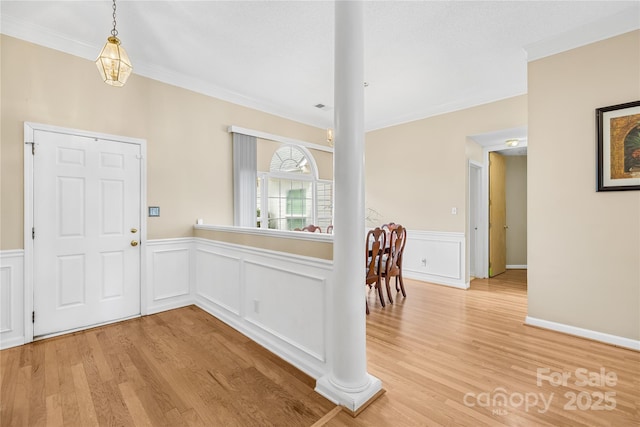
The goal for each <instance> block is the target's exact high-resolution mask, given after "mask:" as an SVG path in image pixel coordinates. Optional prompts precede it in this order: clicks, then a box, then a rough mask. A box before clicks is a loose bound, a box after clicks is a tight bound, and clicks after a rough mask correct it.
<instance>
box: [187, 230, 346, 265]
mask: <svg viewBox="0 0 640 427" xmlns="http://www.w3.org/2000/svg"><path fill="white" fill-rule="evenodd" d="M194 236H195V237H200V238H202V239H208V240H216V241H220V242H226V243H233V244H236V245H243V246H251V247H254V248H261V249H268V250H271V251H277V252H286V253H291V254H296V255H302V256H308V257H312V258H320V259H326V260H332V259H333V242H312V241H310V240H296V239H288V238H285V237H282V238H280V237H273V236H260V235H257V234H253V233H251V234H249V233H243V232H242V230H238V231H237V232H229V231H218V230H194Z"/></svg>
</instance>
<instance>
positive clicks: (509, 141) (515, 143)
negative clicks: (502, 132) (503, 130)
mask: <svg viewBox="0 0 640 427" xmlns="http://www.w3.org/2000/svg"><path fill="white" fill-rule="evenodd" d="M505 144H506V145H507V147H517V146H518V144H520V140H518V139H507V140H506V141H505Z"/></svg>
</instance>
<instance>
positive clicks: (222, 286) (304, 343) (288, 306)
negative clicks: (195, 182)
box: [194, 238, 333, 378]
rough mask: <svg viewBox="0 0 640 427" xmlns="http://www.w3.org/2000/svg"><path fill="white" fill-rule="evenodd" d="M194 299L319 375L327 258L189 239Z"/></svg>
mask: <svg viewBox="0 0 640 427" xmlns="http://www.w3.org/2000/svg"><path fill="white" fill-rule="evenodd" d="M194 250H195V257H194V259H195V270H194V271H195V302H196V305H197V306H198V307H200V308H202V309H203V310H206V311H207V312H209V313H211V314H212V315H214V316H215V317H217V318H219V319H220V320H222V321H224V322H225V323H227V324H229V325H230V326H232V327H233V328H235V329H237V330H239V331H240V332H242V333H243V334H245V335H246V336H248V337H249V338H251V339H253V340H254V341H256V342H258V343H259V344H261V345H262V346H264V347H265V348H267V349H269V350H270V351H272V352H273V353H275V354H277V355H278V356H280V357H281V358H283V359H285V360H286V361H287V362H289V363H291V364H292V365H294V366H296V367H297V368H299V369H301V370H302V371H304V372H306V373H307V374H309V375H310V376H312V377H314V378H319V377H320V376H322V375H324V374H325V373H326V370H327V366H326V353H327V349H326V343H327V333H328V328H327V324H328V321H327V320H328V316H329V314H328V305H327V301H328V298H329V297H330V295H329V292H330V285H331V283H330V281H331V274H332V264H333V263H332V262H331V261H325V260H319V259H316V258H308V257H303V256H298V255H293V254H284V253H280V252H273V251H268V250H264V249H258V248H249V247H245V246H239V245H233V244H229V243H223V242H216V241H211V240H206V239H199V238H196V239H195V245H194Z"/></svg>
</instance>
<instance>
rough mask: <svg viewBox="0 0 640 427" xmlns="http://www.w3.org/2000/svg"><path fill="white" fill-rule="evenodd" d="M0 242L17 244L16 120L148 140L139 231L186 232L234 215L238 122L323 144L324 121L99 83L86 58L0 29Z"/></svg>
mask: <svg viewBox="0 0 640 427" xmlns="http://www.w3.org/2000/svg"><path fill="white" fill-rule="evenodd" d="M1 40H2V45H1V46H2V51H1V71H0V73H1V82H0V84H1V86H2V92H1V98H0V108H1V111H0V121H1V123H2V129H1V131H0V132H1V134H0V138H1V141H0V144H1V145H0V151H1V153H2V157H1V164H0V169H1V184H0V185H1V191H2V206H1V208H0V209H1V211H0V216H1V223H0V230H1V232H2V235H1V236H0V249H3V250H7V249H20V248H22V247H23V191H22V188H23V122H24V121H31V122H37V123H45V124H50V125H55V126H61V127H69V128H75V129H82V130H88V131H94V132H103V133H109V134H115V135H122V136H130V137H137V138H144V139H146V140H147V180H148V185H147V187H148V198H147V200H148V204H149V205H156V206H160V207H161V215H162V216H161V217H159V218H149V220H148V238H149V239H156V238H171V237H183V236H191V235H193V230H192V224H194V223H195V220H196V218H203V219H204V220H205V222H207V223H214V224H220V225H230V224H232V222H233V203H232V170H231V167H232V162H231V146H232V145H231V136H230V134H229V133H227V127H228V126H229V125H237V126H241V127H245V128H250V129H257V130H260V131H263V132H268V133H273V134H277V135H282V136H286V137H290V138H295V139H301V140H304V141H308V142H312V143H316V144H324V145H326V141H325V137H326V135H325V130H324V129H319V128H314V127H311V126H307V125H304V124H300V123H297V122H293V121H291V120H286V119H283V118H281V117H277V116H273V115H270V114H266V113H263V112H259V111H256V110H252V109H250V108H245V107H241V106H238V105H235V104H231V103H228V102H224V101H221V100H218V99H215V98H211V97H208V96H204V95H200V94H197V93H194V92H191V91H188V90H185V89H181V88H178V87H175V86H171V85H168V84H164V83H160V82H158V81H155V80H151V79H148V78H144V77H140V76H137V75H133V76H132V77H131V78H130V80H129V82H128V83H127V85H126V86H125V87H123V88H113V87H110V86H108V85H105V84H104V83H103V82H102V81H101V80H100V78H99V77H98V73H97V70H96V68H95V65H94V64H93V62H91V61H87V60H85V59H81V58H78V57H74V56H71V55H68V54H65V53H61V52H58V51H55V50H52V49H48V48H45V47H42V46H37V45H34V44H31V43H27V42H24V41H21V40H18V39H15V38H11V37H8V36H4V35H3V36H2V37H1Z"/></svg>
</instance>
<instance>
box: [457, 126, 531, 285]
mask: <svg viewBox="0 0 640 427" xmlns="http://www.w3.org/2000/svg"><path fill="white" fill-rule="evenodd" d="M469 138H470V139H471V140H473V141H475V142H476V143H478V144H479V145H480V146H482V150H483V154H482V160H483V161H482V163H480V164H481V165H482V169H481V172H480V173H481V175H482V177H481V189H480V190H478V189H477V187H475V186H474V185H472V181H471V180H472V179H473V174H474V173H475V172H474V171H473V170H472V169H471V163H472V162H471V161H470V169H469V180H470V181H469V202H470V209H469V215H470V217H469V246H470V248H469V249H470V251H469V260H470V263H469V273H470V275H471V276H475V277H478V278H485V277H491V276H495V275H496V274H498V271H500V270H494V265H493V264H492V265H491V268H490V262H491V261H490V257H491V255H492V254H491V249H490V248H491V244H492V242H491V236H490V234H491V233H490V231H491V228H492V227H494V230H496V229H498V228H501V229H502V232H503V237H504V239H503V241H504V243H502V246H503V247H502V249H501V250H503V251H504V261H503V263H504V268H505V269H526V268H527V261H526V246H527V237H526V236H527V225H526V224H527V219H526V212H527V210H526V198H527V196H526V189H527V184H526V175H527V174H526V164H527V128H526V127H522V128H512V129H505V130H501V131H496V132H490V133H486V134H479V135H473V136H470V137H469ZM507 141H510V143H512V145H511V146H509V145H507V144H506V142H507ZM514 141H517V142H516V143H513V142H514ZM490 153H497V154H498V155H500V156H501V157H502V158H504V159H506V160H505V171H504V174H505V175H504V176H505V178H504V197H505V205H506V206H505V219H504V220H503V223H501V224H497V225H495V226H494V225H493V224H491V226H490V223H491V221H490V212H489V211H490V206H491V205H490V201H489V199H490V178H489V174H490V167H489V157H490ZM474 192H477V193H479V196H478V206H479V211H480V214H479V217H480V219H479V226H478V230H477V232H475V236H473V234H474V231H475V230H474V227H472V226H471V222H472V214H473V207H472V200H473V199H474V197H475V196H474V194H473V193H474ZM472 238H475V240H476V243H475V244H472V242H471V240H472ZM493 243H494V244H495V243H496V242H495V241H494V242H493ZM498 243H499V242H498ZM495 250H496V249H494V255H495ZM474 264H475V265H474ZM503 271H504V270H503ZM472 273H473V274H472Z"/></svg>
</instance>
